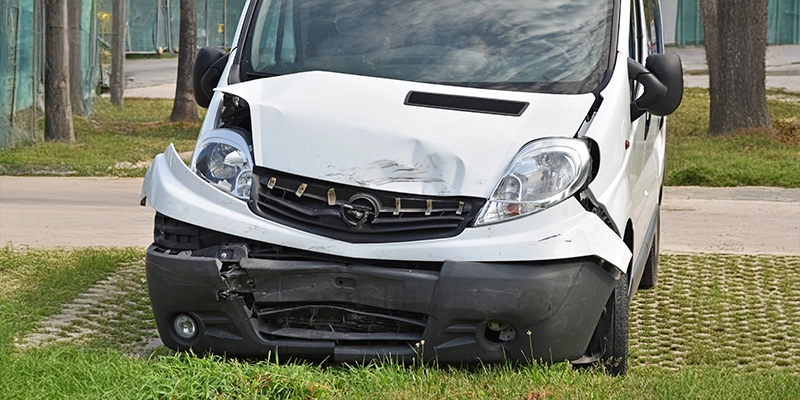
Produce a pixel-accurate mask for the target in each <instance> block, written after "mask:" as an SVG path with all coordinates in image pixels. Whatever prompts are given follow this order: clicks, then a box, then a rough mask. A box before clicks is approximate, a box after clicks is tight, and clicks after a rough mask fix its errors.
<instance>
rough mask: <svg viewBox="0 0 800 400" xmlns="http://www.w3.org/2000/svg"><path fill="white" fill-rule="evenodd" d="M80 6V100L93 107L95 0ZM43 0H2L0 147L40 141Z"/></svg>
mask: <svg viewBox="0 0 800 400" xmlns="http://www.w3.org/2000/svg"><path fill="white" fill-rule="evenodd" d="M76 6H77V7H82V23H81V25H82V37H81V39H82V40H81V44H82V46H81V59H82V60H81V64H82V67H83V101H84V107H85V109H86V110H87V111H91V109H92V105H93V99H94V90H95V88H96V87H97V81H98V78H97V77H98V71H99V69H98V59H97V45H96V43H97V41H96V40H94V39H95V38H96V37H97V30H96V28H97V25H96V23H95V18H94V15H95V12H94V11H95V9H94V0H82V1H81V0H70V2H69V7H76ZM45 55H46V52H45V48H44V0H0V148H4V147H13V146H15V145H17V144H20V143H26V142H32V141H36V140H41V139H42V138H43V136H44V132H43V130H42V129H41V127H40V120H41V118H42V116H43V115H44V112H43V110H44V61H45Z"/></svg>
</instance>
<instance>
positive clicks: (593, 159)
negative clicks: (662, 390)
mask: <svg viewBox="0 0 800 400" xmlns="http://www.w3.org/2000/svg"><path fill="white" fill-rule="evenodd" d="M367 3H369V7H367ZM436 3H437V4H438V5H434V4H433V3H431V2H422V1H419V2H410V3H408V4H406V7H411V8H412V9H413V10H411V11H408V10H406V8H402V9H401V8H396V9H395V8H392V7H396V6H397V5H396V4H394V3H393V2H385V3H384V2H381V3H374V2H366V1H364V0H342V1H339V2H319V1H306V2H301V1H290V0H289V1H279V0H261V1H251V2H248V5H247V6H246V7H245V12H244V14H243V18H242V22H241V23H240V27H239V31H238V32H239V33H238V39H237V43H238V46H237V47H236V48H235V49H233V50H232V52H231V53H230V54H227V55H225V54H223V53H221V52H219V53H217V52H216V51H213V50H208V49H203V50H201V52H200V53H199V54H198V65H200V67H199V68H198V67H196V70H195V75H196V76H195V82H196V85H195V89H196V92H197V93H196V96H197V99H198V103H200V104H201V105H203V106H207V107H208V108H209V112H208V115H207V117H206V120H205V122H204V124H203V128H202V131H201V133H200V136H199V138H198V142H197V146H196V148H195V151H194V155H193V159H192V161H191V163H190V164H189V165H188V166H187V165H186V164H184V162H183V161H182V160H181V159H180V157H179V156H178V154H177V152H176V151H175V149H174V147H172V146H170V147H169V148H168V149H167V150H166V151H165V152H164V153H163V154H161V155H158V156H157V157H156V159H155V160H154V162H153V164H152V166H151V167H150V169H149V170H148V172H147V176H146V178H145V182H144V186H143V189H142V205H145V204H146V203H147V202H149V203H150V205H151V206H152V207H153V208H154V209H155V210H156V212H157V213H156V217H155V229H154V243H153V245H152V246H150V248H149V249H148V250H147V262H146V264H147V280H148V288H149V293H150V298H151V302H152V306H153V312H154V315H155V319H156V323H157V325H158V330H159V334H160V336H161V338H162V340H163V342H164V344H165V345H167V346H168V347H170V348H172V349H178V350H188V349H192V350H194V351H195V352H206V351H208V352H213V353H216V354H226V355H233V356H269V355H271V354H272V355H275V354H280V355H281V356H289V357H293V356H297V357H305V358H312V359H328V360H332V361H365V360H370V359H375V358H381V357H390V358H392V359H399V360H404V361H410V360H413V359H425V360H438V361H439V362H446V363H451V362H477V361H482V362H497V361H507V360H508V361H525V360H534V359H541V360H546V361H556V362H558V361H563V360H569V361H572V362H573V363H576V364H588V363H592V362H595V361H597V360H600V359H601V358H602V359H607V358H609V357H610V356H614V357H623V355H622V354H620V351H621V350H620V349H621V348H622V347H619V346H621V344H620V343H621V342H622V338H624V341H625V349H624V350H625V353H626V354H627V328H626V327H627V303H628V301H629V299H630V297H631V296H633V293H634V292H635V286H636V285H637V284H638V283H639V280H640V279H642V278H641V277H642V270H643V268H644V266H645V265H647V264H646V261H647V259H648V257H647V255H648V254H650V252H651V249H653V248H654V245H653V243H654V242H656V241H657V233H654V232H657V231H654V228H653V227H654V226H657V225H656V221H657V210H658V199H657V197H658V190H659V188H660V185H661V180H662V179H663V129H664V125H663V117H662V118H661V119H660V121H656V119H655V117H652V118H653V122H650V121H651V120H650V119H651V116H650V114H647V118H648V122H647V126H644V124H642V127H644V129H645V130H650V129H651V128H652V132H653V133H652V134H651V142H648V143H644V144H642V143H639V142H640V140H639V139H637V138H636V133H635V129H632V124H636V123H635V122H634V121H635V120H636V119H639V117H640V116H641V115H642V114H645V113H647V112H648V110H649V108H647V107H651V106H649V105H648V104H649V103H648V104H645V102H641V103H639V104H638V106H637V107H634V106H636V105H637V103H636V101H634V103H631V90H634V86H633V84H632V83H631V82H634V81H636V80H641V81H643V82H644V81H645V78H644V77H645V75H647V74H648V73H649V71H648V70H647V69H645V68H644V67H641V65H639V64H637V63H633V64H631V63H630V62H629V63H625V62H620V61H618V60H617V58H618V55H619V53H620V51H622V50H625V49H626V48H627V41H628V40H629V38H628V37H627V31H626V30H625V29H623V28H620V26H623V27H624V25H625V24H619V20H620V19H621V18H627V17H628V14H630V13H633V12H634V10H631V9H629V7H628V6H626V5H625V4H624V3H625V2H622V3H623V4H620V3H619V2H618V1H607V2H595V1H588V0H587V1H586V2H584V3H586V4H584V6H583V7H584V8H586V9H581V7H577V6H574V5H573V6H570V7H567V8H568V9H569V10H565V9H563V7H561V8H559V7H557V6H553V5H547V6H546V5H545V4H549V3H547V2H543V3H542V5H540V6H538V8H537V9H536V10H529V9H530V8H532V7H531V6H530V5H528V3H527V2H521V1H513V0H504V1H501V2H496V3H497V4H495V3H492V4H489V3H486V2H481V1H476V2H474V4H473V2H466V3H469V4H470V8H467V9H464V8H463V7H464V6H463V4H462V2H457V1H444V2H441V4H439V3H438V2H436ZM442 4H444V5H446V7H442ZM574 7H577V8H575V9H574V10H572V8H574ZM390 8H392V9H391V10H390ZM477 9H481V10H483V12H480V13H478V12H477V11H476V10H477ZM403 10H405V11H403ZM570 10H571V11H570ZM412 11H413V12H412ZM423 11H424V12H423ZM466 11H469V12H466ZM512 11H517V12H518V13H519V14H520V15H517V16H515V17H513V18H511V17H509V15H512V14H513V13H512ZM465 12H466V13H465ZM408 13H411V14H408ZM542 13H545V14H548V13H550V14H548V15H550V16H551V17H552V15H555V14H553V13H562V14H563V13H566V14H563V15H562V18H565V19H567V20H569V21H572V22H575V23H582V24H584V25H583V26H584V28H586V29H589V30H590V31H589V32H588V33H586V34H585V35H583V36H580V35H578V36H579V37H575V35H577V34H576V33H572V36H564V35H556V34H553V32H552V30H553V29H555V27H554V26H553V25H552V24H544V25H546V26H544V27H542V26H539V27H537V26H536V24H531V23H530V21H537V18H538V20H541V19H542V18H544V17H545V15H543V14H542ZM412 14H413V15H414V16H415V17H414V22H413V23H412V25H413V26H412V27H408V26H407V27H404V28H400V27H398V25H392V24H388V22H391V21H393V20H398V19H406V20H407V19H408V18H410V17H411V15H412ZM529 14H530V15H529ZM551 14H552V15H551ZM621 15H622V16H621ZM426 16H429V17H430V18H427V17H426ZM487 18H488V19H492V18H496V21H494V22H496V23H502V24H506V25H508V24H511V25H508V26H506V27H505V31H506V32H508V30H509V29H510V30H511V31H513V32H516V33H517V34H519V35H523V36H519V37H518V38H517V39H518V41H519V43H517V44H508V43H505V42H502V41H496V42H495V43H494V44H491V43H489V42H490V41H491V40H492V38H495V39H498V37H495V36H497V35H499V36H503V35H504V34H503V33H498V32H488V31H483V30H475V29H474V27H475V26H477V25H475V24H477V23H478V22H479V20H481V21H482V20H484V19H487ZM508 18H511V20H510V21H509V19H508ZM450 19H453V22H452V25H448V24H447V23H444V22H443V21H449V20H450ZM459 20H460V23H457V22H459ZM573 20H576V21H573ZM484 22H486V21H484ZM567 25H569V24H567ZM464 26H471V27H473V30H474V31H470V32H462V30H464V29H466V28H464ZM387 27H389V28H387ZM376 29H377V30H381V29H383V31H380V35H383V36H380V35H377V33H376V32H378V31H375V30H376ZM537 29H538V30H537ZM562 29H566V28H562ZM434 31H435V32H434ZM409 32H410V33H409ZM530 32H533V33H530ZM537 32H538V33H537ZM434 33H435V34H434ZM444 33H448V34H452V36H448V37H445V36H442V35H444ZM376 35H377V36H376ZM524 35H530V37H527V36H524ZM620 35H622V37H620ZM376 38H379V39H380V40H376ZM479 39H480V40H483V41H484V43H483V44H481V45H476V44H475V43H476V41H477V40H479ZM633 40H635V39H633ZM620 42H622V44H620ZM502 43H505V44H502ZM489 44H491V46H489ZM486 46H489V47H486ZM492 46H500V47H498V48H495V47H492ZM503 46H506V47H503ZM509 46H510V47H509ZM515 46H516V47H515ZM530 46H532V47H534V48H535V50H529V47H530ZM570 46H571V47H570ZM598 49H599V50H598ZM625 51H627V50H625ZM619 58H621V59H623V60H624V57H619ZM577 60H580V61H581V62H576V61H577ZM678 65H679V62H678ZM649 66H650V63H648V67H649ZM198 70H199V73H198ZM631 71H634V72H636V73H638V74H639V75H638V76H633V75H632V72H631ZM631 79H633V80H634V81H632V80H631ZM217 81H219V84H218V85H217V84H216V82H217ZM209 82H211V83H209ZM655 82H658V85H661V83H660V82H659V81H658V79H655ZM642 85H644V86H645V88H644V91H645V93H646V94H645V95H644V96H642V98H644V97H646V96H647V93H650V94H652V93H653V90H651V89H650V87H656V88H657V89H658V88H659V87H657V86H653V85H655V83H643V84H642ZM648 85H650V86H648ZM214 86H216V89H214V90H213V91H212V88H213V87H214ZM662 86H663V85H662ZM664 91H666V89H664ZM657 96H660V98H661V97H664V96H665V95H664V93H661V94H660V95H657ZM634 97H635V96H634ZM678 102H679V100H678ZM675 106H676V107H677V105H675ZM639 111H641V113H639ZM669 112H671V111H669ZM637 113H638V115H637ZM667 113H668V112H667ZM662 114H663V113H662ZM634 126H636V125H634ZM646 136H647V133H645V137H646ZM632 143H633V144H634V145H636V146H642V147H637V148H636V149H640V148H641V149H647V148H648V146H649V151H638V150H637V151H634V150H635V149H630V147H631V144H632ZM650 259H651V260H652V257H650ZM629 285H630V286H631V287H634V289H629ZM623 314H624V315H623ZM623 318H624V322H625V331H624V332H621V331H620V330H621V329H622V325H621V323H622V320H623ZM614 346H617V347H614ZM620 372H624V369H623V370H621V371H620Z"/></svg>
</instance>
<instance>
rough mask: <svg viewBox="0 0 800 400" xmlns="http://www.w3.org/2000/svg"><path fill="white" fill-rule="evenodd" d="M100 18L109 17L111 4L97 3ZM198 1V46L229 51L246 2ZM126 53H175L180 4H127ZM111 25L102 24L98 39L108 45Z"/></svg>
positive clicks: (144, 0)
mask: <svg viewBox="0 0 800 400" xmlns="http://www.w3.org/2000/svg"><path fill="white" fill-rule="evenodd" d="M97 1H98V2H100V7H99V8H100V12H101V13H102V15H105V16H110V15H111V9H112V2H113V1H117V0H97ZM194 1H197V44H198V45H200V46H217V47H230V46H231V43H232V42H233V36H234V34H235V32H236V24H237V23H238V22H239V16H240V15H241V14H242V9H243V8H244V2H245V0H194ZM127 2H128V3H127V5H128V8H127V13H128V15H127V17H128V18H127V19H128V35H127V37H126V51H127V52H128V53H156V52H160V51H175V49H176V48H177V47H178V37H179V34H180V0H127ZM110 24H111V21H110V19H108V20H107V21H105V22H104V26H103V28H102V29H101V32H102V34H101V37H102V40H103V41H104V43H105V44H106V45H107V44H108V43H109V42H110V34H111V25H110Z"/></svg>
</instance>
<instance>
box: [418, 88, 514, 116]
mask: <svg viewBox="0 0 800 400" xmlns="http://www.w3.org/2000/svg"><path fill="white" fill-rule="evenodd" d="M404 104H405V105H407V106H417V107H431V108H442V109H445V110H455V111H467V112H476V113H484V114H496V115H508V116H511V117H519V116H520V115H522V113H523V112H525V109H526V108H528V103H527V102H522V101H510V100H497V99H485V98H482V97H467V96H453V95H449V94H437V93H425V92H408V96H406V101H405V103H404Z"/></svg>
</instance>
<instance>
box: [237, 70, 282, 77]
mask: <svg viewBox="0 0 800 400" xmlns="http://www.w3.org/2000/svg"><path fill="white" fill-rule="evenodd" d="M245 75H247V77H248V78H272V77H273V76H280V74H271V73H269V72H258V71H247V72H245Z"/></svg>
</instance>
